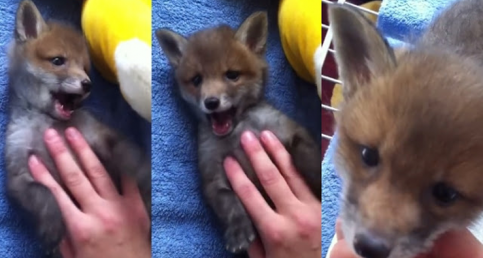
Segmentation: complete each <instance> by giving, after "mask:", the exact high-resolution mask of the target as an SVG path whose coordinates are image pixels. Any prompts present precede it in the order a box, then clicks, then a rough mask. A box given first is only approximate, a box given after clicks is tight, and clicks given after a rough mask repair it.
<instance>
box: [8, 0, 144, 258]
mask: <svg viewBox="0 0 483 258" xmlns="http://www.w3.org/2000/svg"><path fill="white" fill-rule="evenodd" d="M18 2H19V1H18V0H5V1H1V2H0V17H1V18H0V110H1V112H0V139H4V138H5V130H6V123H7V119H8V117H7V108H8V99H7V90H8V89H7V81H8V77H7V46H8V44H9V42H10V41H11V40H12V36H13V31H14V19H15V12H16V9H17V5H18ZM34 2H35V4H36V5H37V7H38V8H39V10H40V12H41V13H42V14H43V15H44V17H51V18H53V19H57V20H61V21H65V22H68V23H70V24H73V25H74V26H76V27H77V28H80V13H81V5H80V1H64V0H37V1H34ZM91 80H92V82H93V92H92V94H91V96H90V97H89V98H88V100H87V101H86V108H88V109H89V110H91V111H92V112H93V113H94V114H95V116H96V117H98V118H99V119H100V120H101V121H103V122H105V123H107V124H109V125H110V126H112V127H113V128H116V129H118V130H119V131H120V132H122V133H124V134H125V135H127V136H128V137H130V138H131V139H132V140H133V141H135V142H137V143H138V144H139V145H140V146H141V147H142V148H144V149H146V150H147V151H149V152H148V155H150V147H151V125H150V124H149V123H147V122H145V121H144V120H142V119H141V118H140V117H139V116H138V115H137V114H135V112H134V111H133V110H132V109H131V108H130V107H129V105H128V104H127V103H126V102H125V101H124V100H123V98H122V96H121V94H120V92H119V88H118V87H117V86H116V85H112V84H110V83H108V82H106V81H105V80H104V79H103V78H101V76H100V75H99V74H98V72H97V71H95V69H93V71H92V73H91ZM3 148H4V141H3V140H0V149H2V150H3ZM0 170H1V171H0V182H2V183H1V184H0V253H1V256H2V257H8V258H32V257H42V256H41V249H40V245H39V241H38V239H37V237H36V235H35V232H34V230H33V229H32V228H33V227H32V226H33V221H31V219H30V218H29V217H28V216H25V215H26V214H24V213H23V212H21V211H19V209H18V208H17V207H16V206H15V205H14V204H13V203H11V202H10V201H9V200H8V199H7V198H6V195H5V186H4V185H5V166H4V158H3V154H2V155H1V156H0Z"/></svg>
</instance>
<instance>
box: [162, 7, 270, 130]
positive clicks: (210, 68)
mask: <svg viewBox="0 0 483 258" xmlns="http://www.w3.org/2000/svg"><path fill="white" fill-rule="evenodd" d="M156 36H157V38H158V41H159V43H160V45H161V48H162V49H163V51H164V52H165V54H166V56H167V57H168V60H169V62H170V63H171V65H172V67H173V68H174V70H175V76H176V80H177V84H178V86H179V89H180V91H181V95H182V97H183V99H184V100H185V101H186V102H188V103H189V104H190V105H191V106H192V107H193V109H194V110H195V112H196V113H197V115H198V117H200V119H201V121H203V122H204V123H207V124H210V125H211V128H212V131H213V133H214V134H215V135H217V136H226V135H228V134H230V133H231V132H232V131H233V128H235V127H236V124H237V122H238V121H239V118H240V116H241V115H242V114H243V111H244V110H245V109H246V108H248V107H250V106H251V105H253V104H256V103H257V102H258V101H259V100H260V98H261V97H262V94H263V86H264V83H265V80H266V74H267V64H266V62H265V59H264V53H265V45H266V40H267V16H266V14H265V13H255V14H253V15H252V16H250V17H249V18H248V19H247V20H246V21H245V22H244V23H243V24H242V25H241V26H240V28H238V30H237V31H234V30H233V29H231V28H230V27H228V26H224V25H222V26H219V27H216V28H210V29H206V30H202V31H199V32H196V33H194V34H193V35H191V36H190V37H189V38H185V37H183V36H181V35H179V34H177V33H175V32H173V31H170V30H167V29H159V30H157V31H156Z"/></svg>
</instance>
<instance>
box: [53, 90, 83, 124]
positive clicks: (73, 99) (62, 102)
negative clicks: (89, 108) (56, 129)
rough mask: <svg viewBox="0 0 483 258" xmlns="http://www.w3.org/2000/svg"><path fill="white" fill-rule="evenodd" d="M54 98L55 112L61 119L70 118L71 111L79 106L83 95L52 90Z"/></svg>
mask: <svg viewBox="0 0 483 258" xmlns="http://www.w3.org/2000/svg"><path fill="white" fill-rule="evenodd" d="M51 94H52V97H53V99H54V107H55V111H56V112H57V114H58V115H59V116H60V118H61V119H65V120H67V119H70V117H71V116H72V113H74V111H75V110H76V109H78V108H79V107H80V106H81V102H82V99H83V95H80V94H73V93H65V92H52V93H51Z"/></svg>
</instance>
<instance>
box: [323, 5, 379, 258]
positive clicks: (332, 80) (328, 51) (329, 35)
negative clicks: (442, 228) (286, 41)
mask: <svg viewBox="0 0 483 258" xmlns="http://www.w3.org/2000/svg"><path fill="white" fill-rule="evenodd" d="M331 3H340V4H346V5H350V6H353V7H354V8H357V9H359V10H361V11H362V12H366V13H370V14H373V15H378V13H376V12H374V11H372V10H369V9H366V8H363V7H360V6H357V5H354V4H351V3H349V2H347V1H345V0H338V1H328V0H322V4H331ZM322 15H324V14H322ZM322 30H326V31H327V33H326V34H325V37H324V38H323V39H322V41H323V42H322V68H323V67H324V63H325V61H326V60H327V59H326V57H327V55H333V54H334V53H335V50H334V49H331V48H330V44H331V42H332V30H331V28H330V25H329V24H324V23H322ZM324 81H326V82H330V83H338V84H340V85H342V82H341V81H340V80H338V79H337V78H334V77H331V76H329V75H324V72H323V69H322V88H324ZM322 92H323V90H322ZM322 109H323V110H327V111H329V112H332V113H333V112H337V109H336V108H334V107H331V106H330V105H324V104H322ZM322 122H323V121H322ZM322 139H325V140H331V139H332V135H327V134H324V133H323V132H322ZM336 240H337V236H334V237H333V238H332V243H331V245H330V246H329V250H328V251H327V253H326V258H328V257H329V256H330V252H331V251H332V248H333V247H334V245H335V243H336V242H337V241H336Z"/></svg>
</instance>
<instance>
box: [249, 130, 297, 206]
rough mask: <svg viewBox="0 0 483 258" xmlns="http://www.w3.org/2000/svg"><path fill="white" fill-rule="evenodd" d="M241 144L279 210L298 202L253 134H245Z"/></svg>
mask: <svg viewBox="0 0 483 258" xmlns="http://www.w3.org/2000/svg"><path fill="white" fill-rule="evenodd" d="M241 143H242V146H243V149H244V150H245V152H246V154H247V156H248V158H249V160H250V162H251V164H252V166H253V169H254V170H255V173H256V174H257V177H258V179H259V180H260V183H261V184H262V186H263V188H264V189H265V192H267V195H268V196H269V197H270V199H271V200H272V201H273V203H274V204H275V206H276V207H277V210H282V209H284V208H285V207H291V206H292V205H291V204H293V203H295V202H297V200H296V197H295V195H294V193H293V192H292V190H291V189H290V187H289V186H288V184H287V182H286V181H285V179H284V178H283V176H282V175H281V174H280V171H279V170H278V168H277V167H276V166H275V164H273V162H272V160H271V159H270V157H269V156H268V154H267V153H266V152H265V150H264V149H263V147H262V145H261V144H260V142H259V141H258V139H257V138H256V137H255V135H254V134H253V133H252V132H248V131H247V132H244V133H243V134H242V137H241Z"/></svg>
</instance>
